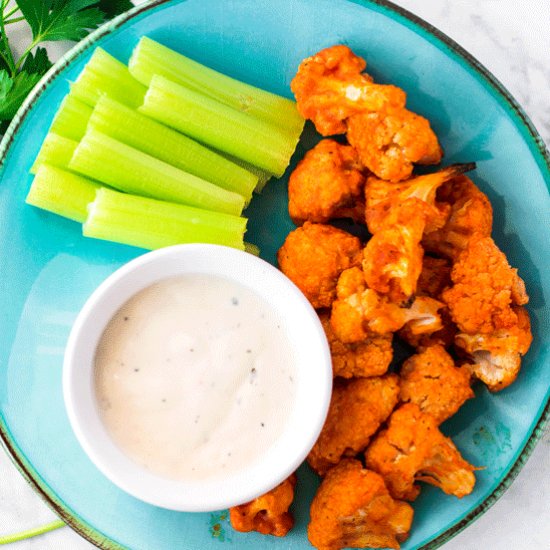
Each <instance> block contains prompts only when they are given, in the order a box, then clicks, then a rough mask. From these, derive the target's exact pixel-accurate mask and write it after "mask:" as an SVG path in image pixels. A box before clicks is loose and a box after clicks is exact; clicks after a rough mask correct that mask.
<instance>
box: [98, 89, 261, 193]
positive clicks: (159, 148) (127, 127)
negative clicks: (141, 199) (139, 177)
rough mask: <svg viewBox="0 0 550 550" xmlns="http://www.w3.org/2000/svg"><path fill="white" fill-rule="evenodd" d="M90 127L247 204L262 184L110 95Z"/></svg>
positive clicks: (100, 104)
mask: <svg viewBox="0 0 550 550" xmlns="http://www.w3.org/2000/svg"><path fill="white" fill-rule="evenodd" d="M89 127H90V128H91V129H94V130H98V131H99V132H103V133H104V134H107V135H108V136H110V137H112V138H114V139H116V140H118V141H121V142H123V143H125V144H126V145H130V146H131V147H135V148H136V149H139V150H140V151H143V152H144V153H147V154H148V155H151V156H153V157H155V158H157V159H160V160H162V161H164V162H167V163H168V164H171V165H172V166H175V167H176V168H179V169H181V170H184V171H185V172H189V173H190V174H193V175H195V176H197V177H199V178H201V179H204V180H206V181H209V182H211V183H214V184H215V185H218V186H219V187H223V188H224V189H227V190H228V191H234V192H235V193H239V194H240V195H242V196H243V197H245V199H246V200H247V201H249V200H250V198H251V197H252V191H253V190H254V188H255V187H256V186H257V184H258V177H257V176H255V175H254V174H253V173H251V172H250V171H247V170H245V169H244V168H242V167H241V166H237V164H235V163H233V162H230V161H229V160H227V159H226V158H224V157H222V156H221V155H219V154H217V153H215V152H213V151H211V150H210V149H208V148H207V147H205V146H204V145H201V144H199V143H197V142H196V141H194V140H192V139H190V138H188V137H186V136H184V135H183V134H180V133H179V132H176V131H175V130H172V129H171V128H168V127H167V126H164V125H163V124H160V123H158V122H155V121H154V120H152V119H150V118H147V117H146V116H144V115H142V114H140V113H138V112H137V111H135V110H134V109H130V108H129V107H126V106H124V105H122V104H121V103H119V102H117V101H114V100H112V99H111V98H109V97H108V96H103V97H102V98H101V99H100V100H99V101H98V102H97V105H96V106H95V109H94V112H93V114H92V117H91V119H90V123H89Z"/></svg>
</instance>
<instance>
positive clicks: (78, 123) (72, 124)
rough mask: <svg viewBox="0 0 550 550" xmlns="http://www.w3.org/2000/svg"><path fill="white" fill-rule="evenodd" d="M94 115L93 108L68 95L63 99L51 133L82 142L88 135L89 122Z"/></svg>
mask: <svg viewBox="0 0 550 550" xmlns="http://www.w3.org/2000/svg"><path fill="white" fill-rule="evenodd" d="M91 115H92V108H91V107H90V106H89V105H86V103H84V102H82V101H80V100H79V99H77V98H76V97H75V96H74V95H73V94H68V95H66V96H65V99H63V102H62V103H61V105H60V107H59V110H58V111H57V114H56V115H55V118H54V119H53V122H52V125H51V127H50V132H53V133H54V134H57V135H58V136H63V137H66V138H69V139H74V140H75V141H80V140H81V139H82V136H83V135H84V134H85V133H86V127H87V125H88V120H89V118H90V116H91Z"/></svg>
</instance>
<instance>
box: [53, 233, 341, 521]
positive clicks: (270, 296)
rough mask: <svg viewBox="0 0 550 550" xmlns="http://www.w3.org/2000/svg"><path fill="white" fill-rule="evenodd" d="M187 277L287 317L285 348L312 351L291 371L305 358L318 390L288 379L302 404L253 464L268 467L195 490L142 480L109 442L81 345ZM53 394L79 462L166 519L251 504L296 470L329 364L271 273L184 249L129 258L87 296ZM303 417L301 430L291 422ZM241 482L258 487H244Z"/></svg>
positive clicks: (309, 318) (210, 247)
mask: <svg viewBox="0 0 550 550" xmlns="http://www.w3.org/2000/svg"><path fill="white" fill-rule="evenodd" d="M187 275H191V276H195V275H198V276H205V277H209V276H213V277H216V278H220V279H224V280H227V281H230V282H236V283H237V284H239V285H241V286H243V287H244V288H247V289H250V290H251V291H252V292H253V293H255V294H256V295H257V296H259V297H260V299H262V301H264V302H265V303H267V304H268V305H269V306H270V308H273V309H274V310H280V311H279V313H283V314H284V315H285V317H286V316H287V315H291V316H292V325H291V326H294V332H291V333H289V334H290V335H291V338H290V339H289V341H292V346H293V347H294V349H300V350H301V349H302V344H303V342H304V339H303V338H304V334H307V335H308V339H311V342H312V343H313V344H314V346H315V355H314V359H311V357H312V352H311V349H310V351H309V352H307V353H305V354H304V353H303V352H301V351H300V356H301V357H302V359H301V362H300V363H298V364H299V365H300V364H302V365H303V364H304V359H305V361H306V362H307V365H305V366H306V370H307V368H309V374H310V375H311V374H312V373H313V374H315V378H316V383H315V385H316V387H317V390H316V391H315V392H312V391H311V388H312V385H311V376H301V375H298V376H297V377H295V379H296V378H298V379H300V381H301V382H299V383H298V384H297V385H296V391H297V395H302V398H301V399H300V400H299V401H295V406H294V407H293V408H291V409H289V416H288V420H287V422H286V423H285V427H284V428H283V430H282V433H281V434H280V437H279V438H278V440H277V442H276V443H275V444H274V445H273V446H272V447H270V448H269V449H266V452H265V453H263V454H262V455H260V456H265V457H266V458H267V459H268V460H265V461H264V460H260V461H255V462H254V463H253V464H252V467H251V468H250V469H245V470H242V469H239V470H237V471H236V472H233V473H232V474H230V475H228V476H225V477H215V478H210V479H208V478H206V479H204V480H200V481H199V480H188V481H178V480H175V479H168V478H165V477H163V476H161V475H160V474H156V473H155V472H151V471H149V470H147V469H146V468H144V467H143V466H141V465H139V464H137V463H136V462H135V461H133V460H132V459H131V458H130V457H129V456H128V455H126V454H125V453H124V451H122V450H121V448H120V447H119V446H118V445H117V443H116V441H114V440H113V439H112V438H111V437H110V436H109V432H108V429H106V427H105V424H104V422H103V421H102V419H101V414H100V412H99V410H98V408H97V401H96V398H95V395H94V389H93V388H94V379H93V376H92V373H93V371H94V357H95V351H96V349H97V346H96V345H93V346H91V345H90V342H96V341H97V342H99V341H100V339H101V335H102V333H103V331H104V330H105V327H106V326H107V325H108V323H109V322H110V320H111V319H112V318H113V315H116V312H117V311H118V310H119V309H120V307H122V306H123V305H124V304H125V303H126V302H127V301H128V300H130V299H132V297H134V296H136V294H138V293H139V292H141V291H143V290H144V289H146V288H149V287H150V286H152V285H155V284H156V283H159V282H162V281H166V280H169V279H173V278H177V277H185V276H187ZM264 283H265V285H264ZM259 288H262V290H261V291H260V290H258V289H259ZM298 327H300V333H299V336H297V335H298V332H296V329H297V328H298ZM304 327H307V330H306V332H305V333H304V332H303V331H302V330H301V329H303V328H304ZM90 334H91V335H92V336H91V340H90ZM62 386H63V400H64V404H65V410H66V412H67V416H68V418H69V423H70V425H71V428H72V430H73V433H74V434H75V436H76V438H77V440H78V441H79V443H80V446H81V447H82V449H83V450H84V452H85V453H86V454H87V455H88V458H89V459H90V460H91V461H92V462H93V463H94V465H95V466H96V468H98V469H99V470H100V471H101V472H102V473H103V475H104V476H105V477H107V478H108V479H109V480H110V481H111V482H112V483H114V484H115V485H117V486H118V487H119V488H120V489H122V490H123V491H125V492H126V493H128V494H130V495H132V496H134V497H135V498H137V499H139V500H141V501H143V502H146V503H148V504H152V505H154V506H158V507H161V508H165V509H168V510H175V511H179V512H214V511H217V510H222V509H225V508H229V507H231V506H236V505H239V504H243V503H246V502H250V501H251V500H253V499H255V498H257V497H259V496H260V495H262V494H264V493H266V492H267V491H270V490H271V489H273V488H274V487H276V486H277V485H279V484H280V483H282V482H283V481H284V480H285V479H286V478H288V476H289V475H291V474H292V473H293V472H294V471H295V470H296V469H297V468H298V467H299V466H300V464H302V462H303V461H304V460H305V458H306V456H307V454H308V453H309V451H310V450H311V448H312V447H313V445H314V444H315V441H317V438H318V437H319V434H320V432H321V429H322V427H323V424H324V422H325V419H326V416H327V413H328V408H329V404H330V398H331V394H332V364H331V358H330V350H329V345H328V342H327V340H326V336H325V331H324V329H323V326H322V324H321V321H320V319H319V317H318V316H317V313H316V311H315V310H314V309H313V306H312V305H311V304H310V303H309V301H308V300H307V298H306V297H305V296H304V295H303V294H302V292H301V291H300V290H299V288H298V287H297V286H296V285H295V284H294V283H293V282H292V281H291V280H290V279H289V278H288V277H286V276H285V275H284V274H283V273H282V272H281V271H280V270H278V269H277V268H276V267H275V266H273V265H272V264H270V263H269V262H267V261H265V260H263V259H262V258H259V257H256V256H254V255H253V254H249V253H247V252H245V251H241V250H237V249H235V248H229V247H227V246H221V245H215V244H203V243H188V244H179V245H174V246H169V247H165V248H161V249H159V250H153V251H151V252H147V253H145V254H142V255H140V256H137V257H136V258H134V259H133V260H130V261H129V262H126V263H124V264H123V265H122V266H120V267H119V268H118V269H117V270H115V271H114V272H113V273H111V274H110V275H109V276H108V277H106V278H105V279H104V280H103V281H102V282H101V283H100V284H99V285H98V286H97V287H96V288H95V289H94V291H93V292H92V294H90V296H89V297H88V299H87V300H86V302H85V303H84V305H83V306H82V308H81V309H80V311H79V313H78V315H77V317H76V319H75V320H74V323H73V325H72V328H71V332H70V334H69V338H68V340H67V345H66V347H65V354H64V362H63V372H62ZM305 417H307V418H308V420H309V421H308V422H306V423H304V422H299V421H297V420H298V419H302V418H305ZM97 435H99V439H97V438H96V436H97ZM289 438H290V439H291V440H292V441H293V442H294V443H293V444H292V452H291V453H287V452H286V450H287V448H288V447H287V445H288V443H289V441H288V439H289ZM285 441H286V444H283V442H285ZM103 442H105V445H104V444H103ZM281 452H282V453H284V458H282V455H281ZM250 476H252V480H256V481H257V482H258V484H254V485H251V483H250V482H251V479H250ZM183 495H185V497H184V496H183Z"/></svg>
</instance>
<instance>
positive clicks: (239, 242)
mask: <svg viewBox="0 0 550 550" xmlns="http://www.w3.org/2000/svg"><path fill="white" fill-rule="evenodd" d="M246 223H247V220H246V218H241V217H238V216H231V215H229V214H222V213H219V212H211V211H208V210H201V209H198V208H194V207H191V206H185V205H182V204H174V203H170V202H164V201H158V200H155V199H149V198H145V197H138V196H135V195H126V194H123V193H118V192H116V191H111V190H108V189H105V188H103V189H101V190H100V191H98V192H97V195H96V199H95V201H94V202H93V203H92V204H90V206H89V208H88V218H87V219H86V222H85V223H84V225H83V227H82V230H83V233H84V235H85V236H86V237H94V238H96V239H103V240H108V241H115V242H118V243H122V244H128V245H132V246H138V247H140V248H147V249H149V250H154V249H157V248H162V247H165V246H171V245H175V244H184V243H197V242H198V243H211V244H221V245H225V246H231V247H233V248H238V249H240V250H244V240H243V239H244V233H245V231H246Z"/></svg>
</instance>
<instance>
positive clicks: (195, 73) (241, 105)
mask: <svg viewBox="0 0 550 550" xmlns="http://www.w3.org/2000/svg"><path fill="white" fill-rule="evenodd" d="M128 65H129V68H130V72H131V73H132V75H133V76H134V77H135V78H136V79H137V80H139V81H140V82H141V83H142V84H145V85H146V86H149V85H150V84H151V80H152V78H153V76H154V75H161V76H164V77H166V78H167V79H169V80H171V81H173V82H175V83H177V84H181V85H183V86H186V87H187V88H191V89H192V90H195V91H196V92H200V93H202V94H204V95H207V96H210V97H211V98H213V99H216V100H218V101H220V102H222V103H224V104H226V105H229V106H230V107H233V108H234V109H237V110H238V111H241V112H243V113H248V114H249V115H251V116H254V117H258V118H261V119H264V120H267V121H269V122H271V123H272V124H276V125H277V126H279V127H280V128H282V129H284V130H287V131H289V132H290V133H296V132H297V133H298V134H299V133H301V131H302V129H303V127H304V123H305V120H304V119H303V117H302V116H301V115H300V114H299V113H298V110H297V109H296V104H295V102H294V101H291V100H290V99H287V98H285V97H281V96H279V95H276V94H272V93H270V92H267V91H265V90H262V89H260V88H256V87H255V86H251V85H249V84H245V83H244V82H240V81H239V80H235V79H234V78H231V77H229V76H227V75H224V74H222V73H219V72H217V71H215V70H213V69H210V68H209V67H205V66H204V65H201V64H200V63H197V62H196V61H193V60H192V59H189V58H188V57H185V56H184V55H182V54H180V53H178V52H175V51H174V50H171V49H170V48H167V47H166V46H163V45H162V44H159V43H158V42H155V41H154V40H151V39H150V38H148V37H146V36H144V37H143V38H141V40H140V41H139V44H138V45H137V46H136V48H135V49H134V52H133V53H132V57H131V58H130V62H129V64H128Z"/></svg>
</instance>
